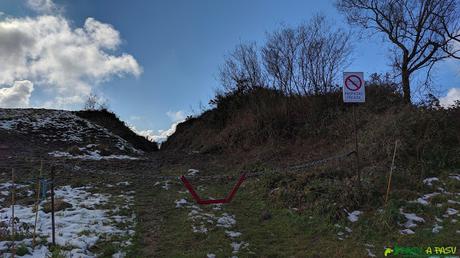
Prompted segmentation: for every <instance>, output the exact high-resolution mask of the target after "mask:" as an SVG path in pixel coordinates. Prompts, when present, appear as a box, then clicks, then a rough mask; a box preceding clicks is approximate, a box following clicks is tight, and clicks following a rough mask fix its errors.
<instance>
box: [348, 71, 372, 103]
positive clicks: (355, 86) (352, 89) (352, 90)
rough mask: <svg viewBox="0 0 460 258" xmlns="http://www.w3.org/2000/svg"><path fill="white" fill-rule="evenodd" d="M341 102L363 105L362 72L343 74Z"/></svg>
mask: <svg viewBox="0 0 460 258" xmlns="http://www.w3.org/2000/svg"><path fill="white" fill-rule="evenodd" d="M342 92H343V102H345V103H364V102H366V91H365V88H364V74H363V73H362V72H345V73H343V90H342Z"/></svg>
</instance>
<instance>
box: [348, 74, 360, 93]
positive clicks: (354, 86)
mask: <svg viewBox="0 0 460 258" xmlns="http://www.w3.org/2000/svg"><path fill="white" fill-rule="evenodd" d="M352 78H356V79H358V82H359V83H356V82H355V81H353V80H352ZM361 86H363V82H362V81H361V78H359V77H358V76H356V75H354V74H352V75H350V76H348V77H347V78H345V87H347V89H349V90H351V91H357V90H359V89H361Z"/></svg>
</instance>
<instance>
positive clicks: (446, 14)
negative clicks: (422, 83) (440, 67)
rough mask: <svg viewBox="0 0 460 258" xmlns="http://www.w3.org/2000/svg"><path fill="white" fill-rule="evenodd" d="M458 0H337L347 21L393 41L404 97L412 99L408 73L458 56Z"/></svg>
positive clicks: (394, 56)
mask: <svg viewBox="0 0 460 258" xmlns="http://www.w3.org/2000/svg"><path fill="white" fill-rule="evenodd" d="M457 1H458V0H338V1H337V7H338V9H339V11H341V12H343V13H344V14H345V15H346V17H347V20H348V22H349V23H350V24H353V25H357V26H359V27H361V28H364V29H369V30H371V31H375V32H379V33H383V34H384V35H385V36H386V37H387V38H388V40H389V41H390V42H391V43H392V44H393V46H394V51H393V65H394V66H395V67H396V68H397V69H398V71H400V74H401V84H402V90H403V94H404V101H405V102H406V103H411V88H410V86H411V85H410V80H411V76H412V75H413V74H414V73H415V72H417V71H419V70H422V69H427V70H426V72H427V78H429V75H430V72H431V69H432V67H433V66H434V65H435V64H436V63H437V62H438V61H440V60H443V59H445V58H449V57H458V55H457V54H458V53H459V49H455V48H454V46H453V44H452V43H453V42H454V41H455V40H459V39H460V37H459V35H458V33H459V31H460V27H459V25H458V21H459V18H460V13H458V3H457Z"/></svg>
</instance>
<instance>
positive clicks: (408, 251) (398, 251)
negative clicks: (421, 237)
mask: <svg viewBox="0 0 460 258" xmlns="http://www.w3.org/2000/svg"><path fill="white" fill-rule="evenodd" d="M456 253H457V247H456V246H433V247H432V246H428V247H425V248H422V247H402V246H397V245H395V247H394V248H389V247H388V248H386V249H385V251H384V252H383V255H384V256H390V255H391V256H396V255H402V256H406V255H407V256H410V257H430V256H431V255H453V254H456ZM437 257H439V256H437ZM446 257H458V256H446Z"/></svg>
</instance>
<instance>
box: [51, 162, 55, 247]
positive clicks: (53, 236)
mask: <svg viewBox="0 0 460 258" xmlns="http://www.w3.org/2000/svg"><path fill="white" fill-rule="evenodd" d="M51 229H52V240H53V246H56V231H55V224H54V166H53V167H51Z"/></svg>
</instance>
